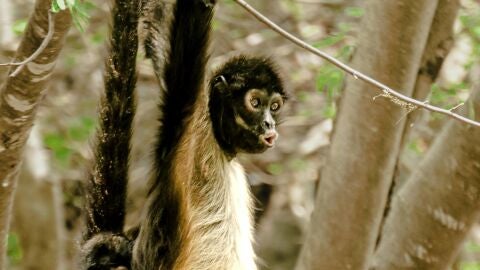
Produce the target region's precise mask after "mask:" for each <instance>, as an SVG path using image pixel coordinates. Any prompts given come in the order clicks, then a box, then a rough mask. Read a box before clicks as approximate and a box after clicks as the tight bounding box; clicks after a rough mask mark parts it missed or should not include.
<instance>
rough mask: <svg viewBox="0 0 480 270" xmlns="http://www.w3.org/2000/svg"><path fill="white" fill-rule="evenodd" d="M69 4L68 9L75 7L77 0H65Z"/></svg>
mask: <svg viewBox="0 0 480 270" xmlns="http://www.w3.org/2000/svg"><path fill="white" fill-rule="evenodd" d="M65 1H66V2H67V6H68V7H73V6H74V5H75V2H76V1H75V0H65Z"/></svg>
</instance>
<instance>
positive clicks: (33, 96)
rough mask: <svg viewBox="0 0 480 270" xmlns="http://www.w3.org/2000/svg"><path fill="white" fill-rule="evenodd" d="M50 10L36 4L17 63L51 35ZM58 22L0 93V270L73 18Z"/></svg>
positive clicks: (44, 1) (59, 17)
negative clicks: (39, 119)
mask: <svg viewBox="0 0 480 270" xmlns="http://www.w3.org/2000/svg"><path fill="white" fill-rule="evenodd" d="M50 6H51V2H50V0H38V1H37V2H36V5H35V10H34V13H33V15H32V16H31V18H30V21H29V23H28V26H27V29H26V31H25V36H24V38H23V40H22V42H21V44H20V47H19V49H18V50H17V54H16V60H15V61H21V60H24V59H26V58H28V57H29V56H30V55H32V54H33V53H34V51H35V50H36V49H37V48H38V47H39V46H40V44H41V43H42V41H43V39H44V38H45V36H46V34H47V32H48V25H49V23H48V10H49V8H50ZM54 21H55V30H54V31H55V32H54V35H53V38H52V39H51V41H50V42H49V44H48V46H47V47H46V48H45V49H44V50H43V51H42V52H41V54H40V55H39V56H38V57H37V58H36V59H34V60H33V61H32V62H30V63H28V64H27V65H26V66H25V67H24V68H23V69H22V70H21V72H20V73H18V74H17V75H16V76H15V77H8V78H7V80H6V81H5V84H4V85H3V88H2V89H1V92H0V239H1V244H0V269H4V266H5V247H6V244H5V239H6V235H7V233H8V228H9V222H10V215H11V209H12V202H13V195H14V191H15V187H16V180H17V174H18V171H19V167H20V164H21V160H22V154H23V149H24V146H25V142H26V140H27V138H28V134H29V132H30V129H31V127H32V125H33V119H34V116H35V112H36V108H37V104H38V102H39V101H40V99H41V98H42V96H43V94H44V93H45V88H46V84H47V81H48V78H49V77H50V75H51V73H52V70H53V67H54V65H55V61H56V59H57V56H58V54H59V52H60V49H61V48H62V46H63V41H64V37H65V34H66V33H67V31H68V29H69V27H70V24H71V17H70V14H69V13H68V12H60V13H58V14H56V15H54ZM2 68H3V67H2ZM15 68H16V67H13V68H12V69H11V71H10V73H11V72H13V70H14V69H15ZM10 73H9V74H10Z"/></svg>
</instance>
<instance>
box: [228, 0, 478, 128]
mask: <svg viewBox="0 0 480 270" xmlns="http://www.w3.org/2000/svg"><path fill="white" fill-rule="evenodd" d="M234 1H235V2H237V4H239V5H240V6H242V7H243V8H244V9H245V10H247V11H248V12H249V13H250V14H252V15H253V16H254V17H255V18H257V19H258V20H259V21H261V22H263V23H264V24H266V25H267V26H268V27H270V28H271V29H272V30H274V31H275V32H277V33H278V34H280V35H282V36H283V37H285V38H286V39H288V40H290V41H291V42H293V43H294V44H296V45H297V46H299V47H301V48H303V49H305V50H307V51H309V52H311V53H313V54H315V55H317V56H319V57H321V58H323V59H325V60H327V61H328V62H330V63H332V64H333V65H335V66H337V67H338V68H340V69H342V70H344V71H345V72H347V73H348V74H350V75H352V76H353V77H354V78H355V79H360V80H362V81H364V82H367V83H368V84H370V85H373V86H375V87H376V88H378V89H381V90H382V92H383V93H382V94H381V96H383V97H387V98H389V99H390V100H392V101H393V102H394V103H395V104H398V105H400V106H402V107H404V108H406V109H407V110H408V111H412V110H415V109H417V108H424V109H426V110H429V111H432V112H436V113H440V114H444V115H447V116H450V117H452V118H454V119H456V120H459V121H462V122H464V123H467V124H470V125H473V126H477V127H480V122H477V121H474V120H471V119H469V118H466V117H464V116H462V115H459V114H456V113H454V112H452V111H451V110H447V109H442V108H439V107H436V106H433V105H430V104H428V102H424V101H419V100H416V99H413V98H411V97H408V96H405V95H402V94H400V93H399V92H397V91H395V90H393V89H392V88H390V87H388V86H386V85H385V84H383V83H381V82H378V81H376V80H375V79H373V78H371V77H369V76H367V75H365V74H363V73H361V72H359V71H357V70H355V69H353V68H351V67H350V66H348V65H346V64H344V63H342V62H340V61H338V60H337V59H335V58H334V57H332V56H330V55H328V54H326V53H324V52H322V51H320V50H318V49H316V48H315V47H313V46H311V45H309V44H308V43H306V42H304V41H303V40H301V39H299V38H297V37H295V36H294V35H292V34H290V33H289V32H287V31H285V30H284V29H282V28H281V27H280V26H278V25H276V24H275V23H274V22H272V21H271V20H269V19H268V18H267V17H265V16H264V15H263V14H261V13H260V12H259V11H257V10H256V9H254V8H253V7H252V6H250V5H249V4H248V3H247V2H245V1H244V0H234ZM405 103H407V104H408V105H407V106H405V105H406V104H405Z"/></svg>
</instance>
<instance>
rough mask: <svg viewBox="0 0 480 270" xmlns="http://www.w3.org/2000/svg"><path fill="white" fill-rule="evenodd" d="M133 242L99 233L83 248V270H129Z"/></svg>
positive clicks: (113, 235) (114, 235)
mask: <svg viewBox="0 0 480 270" xmlns="http://www.w3.org/2000/svg"><path fill="white" fill-rule="evenodd" d="M132 247H133V242H132V241H130V240H129V239H127V238H126V237H125V236H123V235H118V234H112V233H99V234H97V235H95V236H93V237H92V238H91V239H89V240H87V241H86V242H85V243H84V244H83V246H82V252H81V269H83V270H129V269H130V268H131V267H130V265H131V261H132Z"/></svg>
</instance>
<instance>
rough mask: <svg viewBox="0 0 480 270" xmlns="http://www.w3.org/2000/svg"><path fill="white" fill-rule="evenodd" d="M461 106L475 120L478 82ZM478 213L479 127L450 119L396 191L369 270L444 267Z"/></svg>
mask: <svg viewBox="0 0 480 270" xmlns="http://www.w3.org/2000/svg"><path fill="white" fill-rule="evenodd" d="M472 95H473V96H472V97H471V98H470V100H469V101H468V102H467V105H466V107H465V108H464V109H463V114H466V113H467V112H468V114H469V115H471V116H472V117H473V116H475V118H476V120H477V121H478V120H480V85H477V86H476V89H475V91H474V93H472ZM479 213H480V128H477V127H473V126H470V125H466V124H462V123H460V122H458V121H455V120H450V122H449V123H448V125H447V126H446V127H445V128H444V130H443V131H442V132H441V133H440V135H438V137H437V139H436V140H435V142H434V144H433V146H432V147H431V149H430V150H429V152H428V153H427V155H426V157H425V159H424V160H423V161H422V163H421V164H420V165H419V167H418V169H417V170H415V171H414V172H413V174H412V176H411V177H410V178H409V179H408V181H407V182H406V183H405V185H404V187H402V188H401V189H400V190H399V192H398V194H397V195H395V197H394V200H393V205H392V211H391V214H390V215H389V217H388V218H387V221H386V223H385V228H384V232H383V238H382V241H381V242H380V245H379V247H378V250H377V252H376V254H375V258H374V263H373V267H372V269H389V270H395V269H424V270H428V269H432V270H433V269H435V270H441V269H448V266H449V265H450V264H451V263H452V260H453V259H454V256H455V255H456V253H457V251H458V249H459V247H460V246H461V244H462V242H463V240H464V238H465V236H466V235H467V233H468V232H469V230H470V228H471V227H472V225H473V224H474V223H475V222H476V221H477V220H478V217H479Z"/></svg>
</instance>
